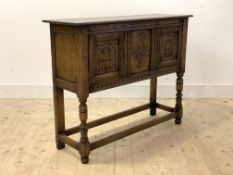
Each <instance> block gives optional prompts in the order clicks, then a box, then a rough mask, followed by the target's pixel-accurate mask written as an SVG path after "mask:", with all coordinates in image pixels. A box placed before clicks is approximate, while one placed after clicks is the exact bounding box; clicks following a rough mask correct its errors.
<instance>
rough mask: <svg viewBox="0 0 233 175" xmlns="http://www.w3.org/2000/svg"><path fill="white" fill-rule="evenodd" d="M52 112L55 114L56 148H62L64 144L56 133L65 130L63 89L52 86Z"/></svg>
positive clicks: (61, 132)
mask: <svg viewBox="0 0 233 175" xmlns="http://www.w3.org/2000/svg"><path fill="white" fill-rule="evenodd" d="M53 95H54V98H53V99H54V114H55V139H56V146H57V149H62V148H64V147H65V144H64V143H62V142H61V141H59V140H58V134H63V133H64V132H65V112H64V94H63V89H61V88H58V87H54V88H53Z"/></svg>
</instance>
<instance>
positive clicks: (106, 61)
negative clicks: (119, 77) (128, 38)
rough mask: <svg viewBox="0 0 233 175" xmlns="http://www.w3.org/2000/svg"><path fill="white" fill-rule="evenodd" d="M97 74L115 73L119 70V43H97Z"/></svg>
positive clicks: (112, 41) (113, 41) (110, 41)
mask: <svg viewBox="0 0 233 175" xmlns="http://www.w3.org/2000/svg"><path fill="white" fill-rule="evenodd" d="M95 54H96V64H95V74H96V75H101V74H105V73H110V72H115V71H117V70H118V67H119V66H118V41H117V40H109V41H100V42H97V43H96V53H95Z"/></svg>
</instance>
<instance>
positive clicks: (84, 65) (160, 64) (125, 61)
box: [44, 14, 192, 163]
mask: <svg viewBox="0 0 233 175" xmlns="http://www.w3.org/2000/svg"><path fill="white" fill-rule="evenodd" d="M189 17H192V15H162V14H153V15H140V16H121V17H105V18H77V19H61V20H44V22H48V23H50V34H51V48H52V66H53V91H54V111H55V132H56V145H57V148H58V149H62V148H64V147H65V144H68V145H70V146H71V147H73V148H75V149H76V150H78V151H79V153H80V155H81V161H82V163H88V161H89V154H90V152H91V151H92V150H94V149H96V148H99V147H101V146H103V145H106V144H108V143H111V142H113V141H116V140H118V139H121V138H123V137H126V136H128V135H130V134H133V133H135V132H138V131H141V130H143V129H146V128H149V127H152V126H154V125H157V124H159V123H162V122H165V121H167V120H170V119H173V118H174V119H175V123H176V124H181V118H182V113H183V109H182V89H183V78H182V77H183V74H184V72H185V60H186V58H185V55H186V41H187V30H188V19H189ZM171 73H176V74H177V80H176V91H177V93H176V105H175V106H174V107H169V106H166V105H163V104H160V103H158V102H157V101H156V91H157V77H159V76H162V75H167V74H171ZM145 79H150V99H149V102H148V103H147V104H144V105H141V106H138V107H135V108H131V109H129V110H125V111H122V112H119V113H116V114H113V115H110V116H107V117H104V118H100V119H96V120H94V121H90V122H87V119H88V111H87V104H86V102H87V98H88V96H89V94H90V93H93V92H97V91H102V90H106V89H109V88H113V87H117V86H121V85H125V84H128V83H133V82H137V81H141V80H145ZM64 90H67V91H71V92H73V93H75V94H77V97H78V99H79V102H80V105H79V118H80V124H79V125H78V126H76V127H73V128H68V129H67V128H65V112H64V94H63V91H64ZM132 90H133V89H132ZM157 108H159V109H163V110H165V111H168V112H169V114H167V115H165V116H163V117H161V118H157V117H155V118H154V119H153V120H151V121H147V122H144V123H142V124H139V125H137V126H134V127H132V128H129V129H126V130H123V131H120V132H118V133H115V134H113V135H110V136H107V137H105V138H102V139H100V140H96V141H93V142H90V141H89V138H88V129H91V128H93V127H96V126H99V125H102V124H105V123H107V122H110V121H113V120H116V119H120V118H123V117H126V116H128V115H131V114H134V113H137V112H140V111H143V110H146V109H149V110H150V115H151V116H154V115H156V109H157ZM78 132H79V133H80V135H81V137H80V141H79V142H77V141H75V140H74V139H72V138H70V137H69V136H70V135H72V134H74V133H78ZM151 134H153V133H151Z"/></svg>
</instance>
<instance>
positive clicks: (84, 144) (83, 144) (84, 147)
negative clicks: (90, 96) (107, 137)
mask: <svg viewBox="0 0 233 175" xmlns="http://www.w3.org/2000/svg"><path fill="white" fill-rule="evenodd" d="M86 101H87V99H79V102H80V105H79V118H80V122H81V124H80V134H81V137H80V143H79V153H80V155H81V161H82V163H84V164H85V163H88V161H89V154H90V151H91V145H90V142H89V140H88V135H87V132H88V128H87V104H86Z"/></svg>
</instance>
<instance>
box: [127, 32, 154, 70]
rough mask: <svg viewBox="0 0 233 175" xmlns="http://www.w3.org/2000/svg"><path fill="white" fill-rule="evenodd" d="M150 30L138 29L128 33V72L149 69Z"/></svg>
mask: <svg viewBox="0 0 233 175" xmlns="http://www.w3.org/2000/svg"><path fill="white" fill-rule="evenodd" d="M150 53H151V31H150V30H138V31H132V32H129V33H128V59H129V73H130V74H135V73H141V72H145V71H149V70H150V63H151V54H150Z"/></svg>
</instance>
